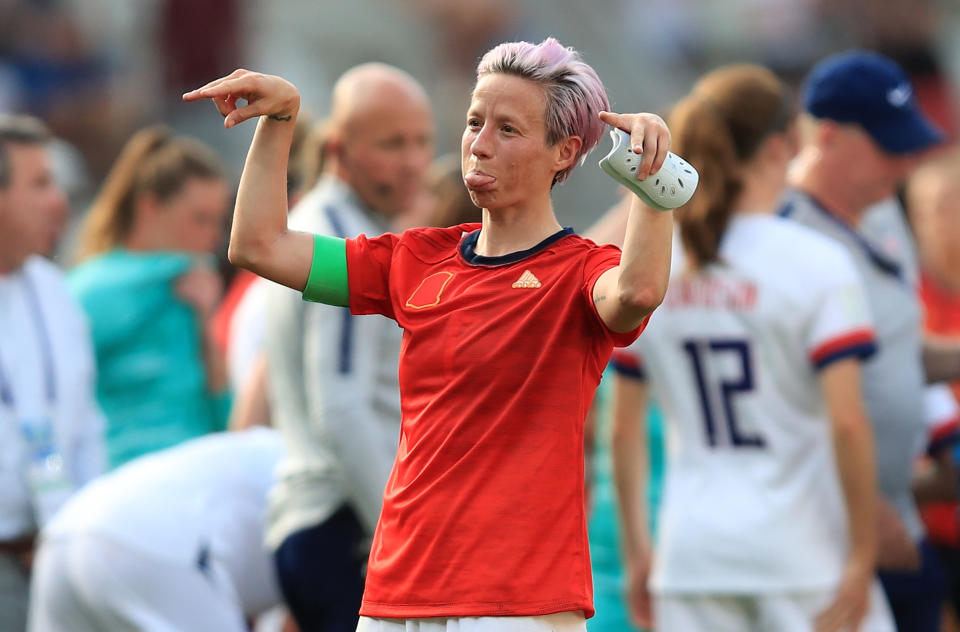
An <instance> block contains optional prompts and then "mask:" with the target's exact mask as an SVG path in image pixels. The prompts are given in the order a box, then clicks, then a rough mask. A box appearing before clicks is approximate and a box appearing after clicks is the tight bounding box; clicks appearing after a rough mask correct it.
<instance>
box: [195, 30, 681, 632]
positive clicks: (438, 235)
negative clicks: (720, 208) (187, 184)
mask: <svg viewBox="0 0 960 632" xmlns="http://www.w3.org/2000/svg"><path fill="white" fill-rule="evenodd" d="M184 98H185V99H187V100H199V99H203V98H210V99H212V100H213V101H214V103H215V104H216V105H217V107H218V109H219V110H220V112H221V113H222V114H223V115H224V116H225V117H226V120H225V122H224V123H225V125H226V127H228V128H229V127H233V126H234V125H236V124H237V123H240V122H241V121H243V120H246V119H248V118H252V117H255V116H259V117H261V118H260V122H259V124H258V126H257V131H256V134H255V136H254V139H253V143H252V145H251V148H250V153H249V155H248V156H247V163H246V166H245V168H244V172H243V177H242V179H241V183H240V191H239V194H238V198H237V206H236V213H235V216H234V224H233V233H232V235H231V243H230V257H231V260H232V261H234V262H235V263H237V264H238V265H241V266H243V267H246V268H249V269H251V270H253V271H254V272H256V273H258V274H260V275H262V276H265V277H267V278H269V279H272V280H274V281H277V282H279V283H283V284H285V285H287V286H289V287H292V288H296V289H299V290H303V293H304V297H305V298H307V299H311V300H320V301H323V302H327V303H332V304H338V305H349V307H350V309H351V311H353V312H354V313H356V314H369V313H378V314H383V315H386V316H388V317H390V318H394V319H395V320H396V321H397V323H398V324H399V325H400V326H401V327H403V329H404V343H403V349H402V351H401V358H400V368H399V372H400V389H401V407H402V415H403V419H402V430H401V437H400V445H399V449H398V454H397V458H396V462H395V464H394V468H393V471H392V473H391V475H390V480H389V481H388V483H387V488H386V490H385V493H384V504H383V511H382V513H381V515H380V521H379V523H378V526H377V531H376V534H375V536H374V542H373V547H372V549H371V552H370V559H369V566H368V571H367V578H366V587H365V594H364V599H363V604H362V607H361V611H360V612H361V615H363V617H362V618H361V624H360V628H359V629H361V630H417V629H422V630H429V629H441V630H443V629H447V630H454V629H456V630H461V631H464V632H466V631H471V630H494V629H496V630H541V629H548V627H549V626H553V627H549V629H555V630H583V629H584V626H585V624H584V618H585V617H589V616H591V615H592V614H593V605H592V595H591V582H590V562H589V553H588V548H587V534H586V527H585V517H584V490H583V487H584V478H583V420H584V416H585V414H586V411H587V408H588V407H589V405H590V402H591V400H592V398H593V392H594V389H595V388H596V386H597V383H598V382H599V379H600V373H601V371H602V370H603V367H604V365H605V364H606V362H607V360H608V358H609V356H610V353H611V352H612V350H613V347H614V345H621V346H622V345H626V344H629V343H630V342H632V341H633V340H634V339H635V338H636V337H637V336H638V335H639V333H640V330H641V329H642V328H643V326H644V324H645V323H646V320H647V316H648V315H649V314H650V312H652V311H653V309H654V308H655V307H656V306H657V305H658V304H659V303H660V301H661V300H662V297H663V294H664V292H665V290H666V283H667V278H668V276H669V261H670V235H671V231H672V218H671V215H672V214H671V213H669V212H657V211H653V210H650V209H648V208H646V207H644V206H643V205H642V204H641V203H640V202H639V201H635V202H634V206H633V209H632V211H631V216H630V227H629V229H628V235H627V238H626V240H625V244H624V249H623V254H622V257H621V253H620V251H619V250H617V249H616V248H613V247H609V246H607V247H599V246H597V245H595V244H594V243H593V242H590V241H588V240H585V239H583V238H581V237H579V236H577V235H575V234H573V231H572V230H571V229H569V228H566V229H565V228H561V226H560V225H559V223H558V222H557V219H556V216H555V215H554V212H553V207H552V204H551V198H550V192H551V189H552V187H553V186H554V185H555V184H556V183H558V182H562V181H564V180H566V179H567V177H568V176H569V175H570V172H571V171H572V170H573V169H574V168H575V167H576V165H577V164H578V163H579V162H580V161H581V160H582V159H583V157H584V156H585V155H586V154H587V152H589V151H590V150H591V149H592V148H593V147H594V146H595V145H596V143H597V141H598V140H599V138H600V136H601V134H602V133H603V130H604V128H605V125H604V123H609V124H611V125H615V126H617V127H620V128H622V129H624V130H625V131H628V132H629V133H630V135H631V139H632V146H633V149H634V151H636V152H637V153H642V154H643V159H642V161H639V167H638V169H637V171H636V173H637V177H638V179H643V178H646V176H647V175H648V174H650V173H654V172H656V171H657V170H658V169H659V168H660V165H661V164H662V163H663V161H664V159H665V158H666V152H667V149H668V145H669V140H670V137H669V132H668V130H667V128H666V125H665V124H664V123H663V121H662V120H661V119H660V118H659V117H657V116H654V115H651V114H614V113H610V112H606V111H605V110H606V108H607V107H609V106H608V101H607V97H606V94H605V91H604V88H603V85H602V84H601V82H600V80H599V78H598V77H597V75H596V73H595V72H594V71H593V69H591V68H590V67H589V66H588V65H587V64H585V63H584V62H582V61H580V59H579V56H578V55H577V53H576V52H575V51H573V50H572V49H568V48H565V47H563V46H561V45H560V44H559V43H558V42H557V41H556V40H553V39H547V40H545V41H544V42H542V43H541V44H539V45H533V44H529V43H526V42H517V43H509V44H501V45H499V46H497V47H496V48H494V49H493V50H491V51H489V52H488V53H487V54H486V55H485V56H484V57H483V58H482V60H481V62H480V65H479V67H478V70H477V83H476V86H475V88H474V91H473V95H472V100H471V103H470V108H469V110H468V112H467V115H466V118H465V128H464V132H463V141H462V147H461V159H462V169H463V178H464V182H465V183H466V185H467V188H468V189H469V190H470V195H471V198H472V199H473V201H474V203H475V204H476V205H477V206H479V207H482V209H483V215H482V218H483V219H482V223H481V224H463V225H460V226H457V227H453V228H446V229H413V230H409V231H407V232H405V233H403V234H402V235H399V236H397V235H384V236H383V237H378V238H375V239H368V238H366V237H364V236H362V235H361V236H360V237H358V238H356V239H348V240H342V239H328V238H324V237H315V236H313V235H309V234H303V233H296V232H293V231H290V230H288V229H287V220H286V200H285V195H286V190H285V181H284V177H285V176H284V173H285V166H286V160H287V154H288V147H289V144H290V138H291V135H292V132H293V124H294V119H295V118H296V115H297V109H298V105H299V96H298V94H297V91H296V89H295V88H294V87H293V86H292V85H290V84H289V83H287V82H286V81H284V80H283V79H281V78H279V77H272V76H266V75H261V74H256V73H251V72H248V71H244V70H238V71H236V72H234V73H233V74H231V75H229V76H227V77H224V78H222V79H218V80H216V81H213V82H211V83H210V84H207V85H206V86H204V87H203V88H201V89H199V90H196V91H193V92H190V93H188V94H186V95H184ZM238 99H245V100H246V101H247V105H245V106H243V107H237V100H238ZM317 563H322V561H321V560H318V561H317ZM424 618H426V619H428V621H425V622H421V621H419V620H421V619H424ZM406 623H409V624H410V626H409V627H405V625H406ZM421 623H422V624H423V625H422V627H418V626H420V625H421ZM434 626H437V627H434Z"/></svg>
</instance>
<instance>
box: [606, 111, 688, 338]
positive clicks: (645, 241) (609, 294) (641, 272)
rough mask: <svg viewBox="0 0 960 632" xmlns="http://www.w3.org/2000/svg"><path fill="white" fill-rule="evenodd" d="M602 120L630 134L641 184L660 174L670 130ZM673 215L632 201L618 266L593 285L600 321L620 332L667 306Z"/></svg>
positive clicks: (657, 122) (641, 120) (651, 119)
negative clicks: (664, 300) (641, 157)
mask: <svg viewBox="0 0 960 632" xmlns="http://www.w3.org/2000/svg"><path fill="white" fill-rule="evenodd" d="M600 118H601V119H602V120H603V121H604V122H605V123H608V124H610V125H614V126H616V127H619V128H620V129H622V130H624V131H627V132H630V142H631V144H632V146H633V151H634V152H635V153H640V154H642V155H643V159H642V161H641V163H640V167H639V168H638V169H637V179H638V180H644V179H646V178H647V177H648V176H649V175H651V174H654V173H656V172H657V171H659V169H660V167H662V166H663V161H664V160H665V159H666V157H667V152H668V151H669V149H670V130H668V129H667V124H666V123H664V122H663V119H661V118H660V117H659V116H656V115H655V114H614V113H611V112H602V113H601V114H600ZM672 236H673V213H672V212H671V211H656V210H653V209H651V208H650V207H648V206H647V205H646V204H644V203H643V202H642V201H641V200H640V198H639V197H637V196H633V200H632V201H631V203H630V215H629V217H628V218H627V232H626V235H625V237H624V240H623V255H622V256H621V257H620V265H619V266H617V267H616V268H611V269H610V270H607V271H606V272H604V273H603V274H602V275H601V276H600V278H599V279H597V282H596V284H594V286H593V301H594V303H595V304H596V306H597V312H598V313H599V314H600V318H602V319H603V322H604V323H606V325H607V327H609V328H610V329H612V330H613V331H616V332H626V331H631V330H633V329H635V328H636V327H638V326H639V325H640V324H641V323H642V322H643V319H644V318H646V317H647V315H649V314H650V313H651V312H652V311H653V310H654V309H656V308H657V306H658V305H660V303H661V302H662V301H663V297H664V295H665V294H666V291H667V281H668V279H669V277H670V248H671V242H672Z"/></svg>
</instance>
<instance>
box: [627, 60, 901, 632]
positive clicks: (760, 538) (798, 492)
mask: <svg viewBox="0 0 960 632" xmlns="http://www.w3.org/2000/svg"><path fill="white" fill-rule="evenodd" d="M671 118H672V120H671V122H670V127H671V129H672V130H673V132H674V139H675V142H677V143H678V145H679V147H678V151H679V152H680V153H682V154H683V155H684V156H685V157H688V160H689V161H690V162H691V164H693V165H694V166H696V167H698V169H699V171H700V173H701V181H700V189H699V191H698V194H697V196H696V197H694V198H693V200H692V201H691V202H690V203H689V204H688V205H687V206H685V207H684V208H683V209H682V210H681V212H680V215H679V217H678V220H679V224H680V232H681V240H680V241H681V242H682V244H683V250H684V256H683V258H684V260H685V261H686V264H685V265H684V264H681V265H678V266H676V267H674V272H673V278H672V279H671V282H670V287H669V289H668V292H667V296H666V299H665V301H664V303H663V304H662V305H661V306H660V308H659V309H658V310H657V313H656V314H654V316H653V318H651V320H650V324H649V325H648V331H647V335H646V336H644V337H643V340H640V341H638V342H637V343H635V345H634V346H633V347H631V348H630V349H629V350H628V351H626V353H628V354H634V358H637V357H642V366H643V367H644V369H645V372H646V376H647V377H648V378H649V382H650V387H651V390H652V394H653V396H654V397H655V398H656V400H657V401H658V403H659V404H660V405H661V407H662V410H663V412H664V416H665V419H666V426H667V465H666V471H667V475H666V484H665V490H664V495H663V505H662V509H661V514H660V522H659V525H660V526H659V529H660V532H659V539H658V543H657V546H656V548H655V553H654V554H653V556H652V557H653V571H652V577H651V581H650V584H649V588H650V589H651V591H652V592H653V594H654V600H653V618H654V619H655V623H656V629H658V630H665V631H674V630H682V631H683V632H698V631H704V632H707V631H709V632H723V631H727V630H729V631H731V632H732V631H756V632H760V631H769V630H777V631H778V632H793V631H798V632H799V631H810V630H814V629H816V630H818V631H819V630H846V629H853V628H854V627H855V626H856V625H857V624H858V623H860V622H861V621H862V622H863V625H862V626H861V627H860V628H859V629H860V630H867V631H870V632H873V631H879V630H893V625H892V621H891V619H890V616H889V613H888V612H887V611H886V604H885V602H884V601H883V597H882V594H881V593H880V590H879V587H878V586H877V585H876V583H875V581H874V580H873V568H874V559H875V550H874V543H875V537H874V530H873V512H874V498H875V483H874V474H873V454H872V448H871V447H870V446H871V441H872V440H871V436H870V429H869V425H868V423H867V419H866V415H865V413H864V410H863V404H862V401H861V397H860V393H859V364H860V358H861V357H863V356H866V355H868V354H870V353H871V352H872V351H873V330H872V324H871V320H870V316H869V313H868V311H867V309H866V305H865V300H864V297H863V293H862V289H861V286H860V281H859V279H858V277H857V274H856V271H855V269H854V268H853V265H852V264H851V262H850V261H849V258H848V257H847V256H846V255H845V253H843V252H842V250H841V249H840V248H838V247H837V246H835V245H834V244H832V243H831V242H830V241H829V240H827V239H825V238H823V237H820V236H818V235H816V234H815V233H813V232H812V231H808V230H805V229H803V228H802V227H799V226H796V225H793V224H791V223H790V222H787V221H784V220H783V219H781V218H779V217H777V216H776V215H775V214H774V212H773V211H774V210H775V206H776V202H777V198H778V196H779V192H780V190H781V188H782V186H783V184H784V179H785V175H786V168H787V164H788V162H789V160H790V158H791V157H792V155H793V150H794V145H795V130H794V125H793V119H794V116H793V111H792V108H791V105H790V100H789V98H788V96H787V94H786V90H785V88H784V87H783V85H782V84H781V83H780V82H779V80H777V78H776V77H775V76H774V75H773V74H772V73H770V72H769V71H768V70H766V69H764V68H761V67H757V66H731V67H727V68H722V69H719V70H717V71H714V72H712V73H710V74H708V75H706V76H705V77H704V78H703V79H701V80H700V81H699V82H698V83H697V84H696V86H695V87H694V90H693V92H692V93H691V94H690V96H688V97H687V98H686V99H684V100H683V101H681V102H680V104H678V106H677V108H676V109H675V110H674V113H673V116H672V117H671ZM621 362H623V361H622V360H621ZM633 364H634V365H635V366H636V364H637V363H636V362H634V363H633ZM620 403H623V399H622V398H620ZM637 417H638V416H635V417H634V419H636V418H637ZM624 418H625V415H623V414H615V419H618V420H622V419H624ZM618 430H619V432H620V435H621V437H622V438H624V440H623V444H624V445H625V446H630V445H635V443H634V442H633V441H630V440H627V439H626V438H627V437H630V436H632V433H635V432H636V430H635V428H619V429H618ZM614 454H615V460H616V472H617V478H618V481H617V482H618V488H619V492H620V501H621V506H622V508H623V512H622V513H623V519H624V534H625V538H626V542H625V549H626V551H627V554H628V556H629V559H628V570H629V572H630V581H631V599H632V601H633V603H632V606H633V609H634V612H635V613H637V614H638V615H639V616H640V617H641V619H642V618H645V616H644V615H648V614H649V613H648V612H645V610H647V609H648V608H649V601H648V598H647V596H646V587H645V586H644V583H643V582H644V580H645V579H646V577H645V576H646V573H647V570H648V568H649V563H650V553H649V545H648V544H647V543H648V535H647V533H646V527H645V521H644V519H643V514H644V511H643V509H642V505H643V501H642V491H641V490H642V487H641V486H639V485H638V484H637V483H638V480H641V476H639V473H638V472H636V471H633V469H632V464H633V463H634V462H636V461H635V459H634V457H633V455H631V454H630V450H629V447H626V448H623V449H619V450H616V451H615V453H614Z"/></svg>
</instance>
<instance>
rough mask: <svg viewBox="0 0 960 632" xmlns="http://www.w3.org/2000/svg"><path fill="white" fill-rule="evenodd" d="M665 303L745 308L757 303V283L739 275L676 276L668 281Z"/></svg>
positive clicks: (686, 305) (732, 308) (749, 308)
mask: <svg viewBox="0 0 960 632" xmlns="http://www.w3.org/2000/svg"><path fill="white" fill-rule="evenodd" d="M666 304H667V306H668V307H671V308H682V307H702V308H707V309H730V310H736V311H749V310H751V309H753V308H754V307H755V306H756V304H757V286H756V285H754V284H753V283H752V282H750V281H746V280H739V279H709V278H702V277H698V278H678V279H673V280H671V281H670V290H669V291H668V292H667V297H666Z"/></svg>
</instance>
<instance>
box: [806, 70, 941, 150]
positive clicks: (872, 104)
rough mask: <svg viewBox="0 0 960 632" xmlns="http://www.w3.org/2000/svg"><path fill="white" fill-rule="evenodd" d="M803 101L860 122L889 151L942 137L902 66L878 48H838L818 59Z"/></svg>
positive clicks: (810, 108) (822, 115) (818, 111)
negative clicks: (844, 50)
mask: <svg viewBox="0 0 960 632" xmlns="http://www.w3.org/2000/svg"><path fill="white" fill-rule="evenodd" d="M803 105H804V109H805V110H806V111H807V112H809V113H810V114H811V115H813V116H814V117H816V118H818V119H830V120H832V121H836V122H838V123H855V124H857V125H859V126H860V127H862V128H863V129H864V130H865V131H866V132H867V133H868V134H869V135H870V136H871V137H872V138H873V140H875V141H876V142H877V144H878V145H880V147H882V148H883V149H884V150H885V151H887V152H890V153H891V154H904V153H913V152H916V151H921V150H923V149H927V148H928V147H931V146H933V145H936V144H938V143H940V142H941V141H943V132H941V131H940V130H939V129H938V128H937V127H936V126H935V125H934V124H933V123H932V122H931V121H929V120H928V119H927V118H926V117H925V116H924V115H923V113H922V112H921V111H920V108H919V107H917V102H916V99H914V95H913V86H912V85H911V84H910V80H909V79H907V76H906V75H905V74H904V72H903V70H902V69H901V68H900V66H898V65H897V64H896V63H895V62H894V61H892V60H890V59H888V58H886V57H884V56H883V55H879V54H877V53H872V52H868V51H851V52H846V53H840V54H838V55H834V56H832V57H828V58H827V59H825V60H824V61H822V62H820V63H819V64H817V66H815V67H814V69H813V71H812V72H811V73H810V75H809V76H808V78H807V81H806V90H805V92H804V95H803Z"/></svg>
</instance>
